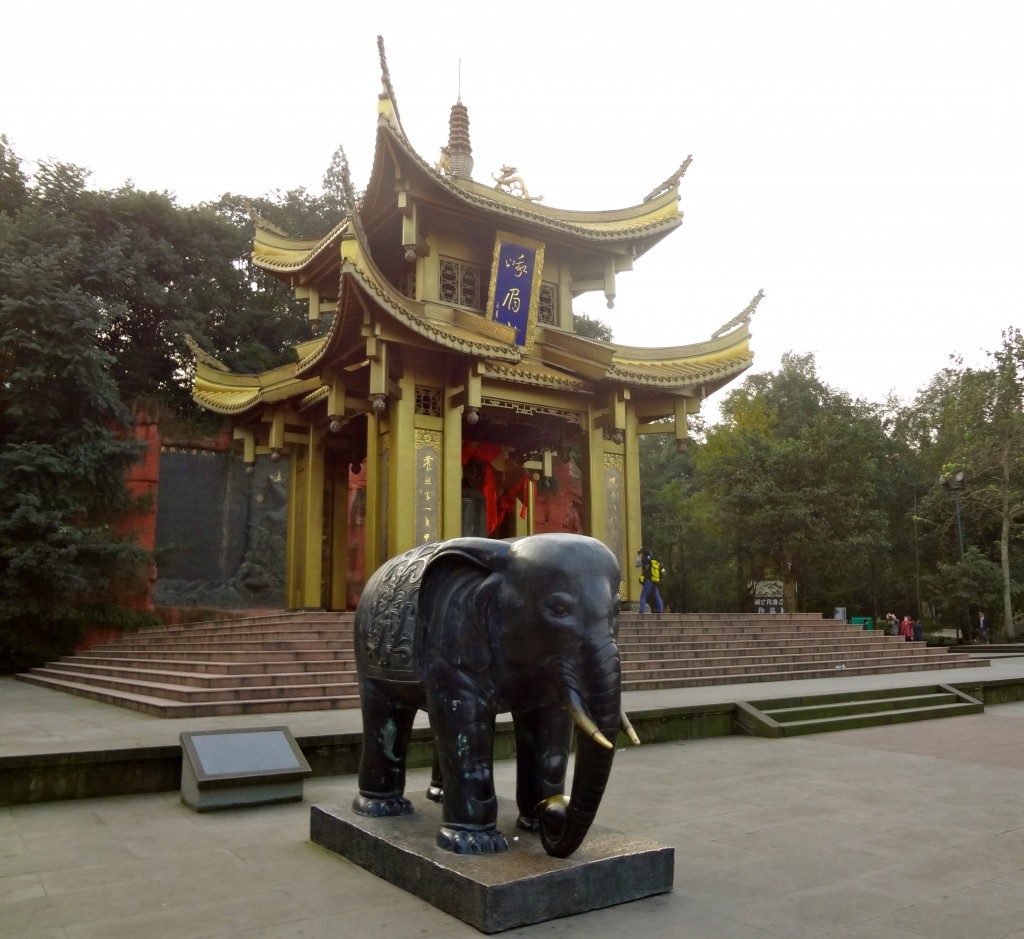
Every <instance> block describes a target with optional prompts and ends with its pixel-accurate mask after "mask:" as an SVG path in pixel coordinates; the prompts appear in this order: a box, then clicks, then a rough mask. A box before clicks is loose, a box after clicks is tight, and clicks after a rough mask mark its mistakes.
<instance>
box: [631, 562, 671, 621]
mask: <svg viewBox="0 0 1024 939" xmlns="http://www.w3.org/2000/svg"><path fill="white" fill-rule="evenodd" d="M635 566H636V567H639V568H640V583H641V584H642V585H643V586H642V587H641V588H640V612H641V613H643V612H644V609H645V608H646V607H647V604H648V603H650V605H651V610H652V611H653V612H655V613H664V612H665V604H664V603H662V602H661V594H660V593H659V592H658V585H659V584H660V583H661V578H662V575H663V574H664V573H665V568H664V567H662V565H661V562H660V561H659V560H658V559H657V558H656V557H654V555H652V554H651V552H650V549H649V548H647V547H646V546H644V547H642V548H640V550H639V551H637V553H636V565H635Z"/></svg>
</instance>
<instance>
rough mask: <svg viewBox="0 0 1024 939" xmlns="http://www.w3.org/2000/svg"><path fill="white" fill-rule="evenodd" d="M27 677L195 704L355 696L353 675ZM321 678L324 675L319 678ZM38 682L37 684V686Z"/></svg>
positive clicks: (44, 672) (43, 673) (40, 672)
mask: <svg viewBox="0 0 1024 939" xmlns="http://www.w3.org/2000/svg"><path fill="white" fill-rule="evenodd" d="M29 675H30V676H31V677H35V678H38V679H49V680H55V681H57V682H73V683H75V684H78V685H88V686H90V687H93V688H102V689H106V690H108V691H111V692H126V693H133V694H141V695H146V696H150V697H155V698H160V699H163V700H167V701H186V702H193V703H196V704H222V703H230V702H233V701H239V700H271V699H285V700H296V699H301V698H331V697H339V696H345V695H351V694H353V693H354V694H355V695H356V697H358V695H359V688H358V684H357V682H356V679H355V675H354V674H351V676H347V677H346V678H345V679H343V680H336V681H329V680H324V681H320V682H317V683H315V684H294V683H293V684H285V685H273V684H269V685H268V684H263V685H246V686H245V687H237V686H228V687H222V688H210V687H196V686H192V685H186V684H180V683H178V681H177V678H178V677H179V676H177V675H172V676H169V678H170V679H173V680H169V681H154V680H142V679H139V678H118V677H116V676H108V675H83V674H79V673H77V672H50V671H49V670H48V669H46V668H45V667H43V668H40V669H33V670H32V671H31V672H29ZM321 677H322V678H325V677H326V676H321ZM39 683H40V682H37V684H39Z"/></svg>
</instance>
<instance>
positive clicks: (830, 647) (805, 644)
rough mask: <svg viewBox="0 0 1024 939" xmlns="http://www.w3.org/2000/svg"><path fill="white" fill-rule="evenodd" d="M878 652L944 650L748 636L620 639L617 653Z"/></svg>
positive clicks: (627, 657) (628, 656) (628, 657)
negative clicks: (690, 639)
mask: <svg viewBox="0 0 1024 939" xmlns="http://www.w3.org/2000/svg"><path fill="white" fill-rule="evenodd" d="M929 650H930V651H929ZM881 651H885V652H886V654H891V655H898V654H907V655H921V654H933V653H937V654H939V655H945V654H947V653H946V652H945V650H943V649H939V648H937V647H929V646H926V645H925V644H924V643H923V642H918V643H902V644H901V645H900V646H898V647H891V648H888V649H887V648H886V647H885V646H883V645H882V644H880V643H877V642H863V641H861V640H858V639H844V640H842V641H840V642H832V641H819V640H815V639H788V640H786V639H779V640H773V641H771V642H758V643H752V642H751V641H750V640H749V639H723V640H720V641H718V642H676V643H664V642H657V643H640V642H631V641H629V640H620V641H619V655H620V658H621V659H622V661H623V662H626V661H635V660H637V659H671V658H681V657H682V658H701V657H704V656H708V655H720V654H722V653H725V652H728V653H730V654H734V655H747V654H753V655H756V654H762V655H769V654H774V655H801V654H806V655H831V654H835V655H846V654H854V655H855V654H859V653H862V652H869V653H874V654H878V653H879V652H881Z"/></svg>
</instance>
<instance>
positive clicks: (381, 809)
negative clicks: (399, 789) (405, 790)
mask: <svg viewBox="0 0 1024 939" xmlns="http://www.w3.org/2000/svg"><path fill="white" fill-rule="evenodd" d="M352 811H353V812H355V813H356V815H366V816H368V817H369V818H393V817H395V816H396V815H412V813H413V807H412V803H411V802H410V801H409V800H408V799H406V798H405V797H404V796H364V795H363V794H362V793H360V794H359V795H357V796H356V797H355V798H354V799H353V800H352Z"/></svg>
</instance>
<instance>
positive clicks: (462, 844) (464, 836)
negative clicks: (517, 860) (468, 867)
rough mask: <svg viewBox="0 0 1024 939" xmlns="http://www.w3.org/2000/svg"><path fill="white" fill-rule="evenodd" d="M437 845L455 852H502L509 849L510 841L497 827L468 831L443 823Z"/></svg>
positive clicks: (438, 834)
mask: <svg viewBox="0 0 1024 939" xmlns="http://www.w3.org/2000/svg"><path fill="white" fill-rule="evenodd" d="M437 846H438V847H439V848H444V850H445V851H451V852H452V853H453V854H501V852H502V851H507V850H508V841H506V840H505V836H504V835H503V834H502V833H501V832H500V831H498V830H497V829H496V828H488V829H485V830H483V831H479V830H474V831H466V830H464V829H461V828H452V827H450V826H448V825H443V826H441V829H440V830H439V831H438V833H437Z"/></svg>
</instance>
